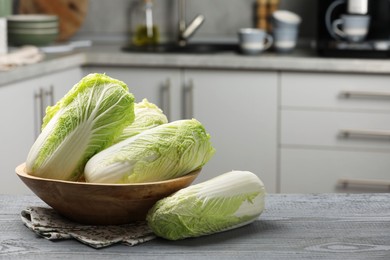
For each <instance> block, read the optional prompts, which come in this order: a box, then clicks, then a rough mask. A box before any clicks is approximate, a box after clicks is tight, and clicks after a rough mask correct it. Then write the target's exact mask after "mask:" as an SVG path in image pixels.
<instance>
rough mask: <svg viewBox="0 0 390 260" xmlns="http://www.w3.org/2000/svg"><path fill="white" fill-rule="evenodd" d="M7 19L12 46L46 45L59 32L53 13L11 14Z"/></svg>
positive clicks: (56, 19) (56, 18)
mask: <svg viewBox="0 0 390 260" xmlns="http://www.w3.org/2000/svg"><path fill="white" fill-rule="evenodd" d="M7 21H8V25H7V30H8V39H9V44H10V45H14V46H22V45H36V46H44V45H48V44H50V43H53V42H54V41H55V39H56V38H57V36H58V33H59V30H58V17H57V16H55V15H12V16H8V17H7Z"/></svg>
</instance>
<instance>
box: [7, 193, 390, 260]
mask: <svg viewBox="0 0 390 260" xmlns="http://www.w3.org/2000/svg"><path fill="white" fill-rule="evenodd" d="M43 205H45V204H44V203H43V202H42V201H40V200H39V199H38V197H36V196H34V195H25V196H11V195H0V230H1V232H0V259H52V258H56V259H65V258H66V259H83V258H88V259H119V258H124V259H131V258H132V257H134V258H137V259H159V260H163V259H184V258H185V259H188V260H190V259H206V258H209V259H224V260H229V259H241V260H242V259H289V260H293V259H312V258H314V259H332V260H333V259H354V260H355V259H390V193H385V194H269V195H267V197H266V210H265V211H264V213H263V214H262V215H261V216H260V217H259V219H258V220H257V221H255V222H254V223H252V224H250V225H247V226H244V227H242V228H238V229H235V230H231V231H227V232H222V233H218V234H214V235H210V236H205V237H200V238H194V239H186V240H181V241H167V240H164V239H160V238H157V239H155V240H152V241H149V242H146V243H144V244H141V245H137V246H134V247H128V246H125V245H121V244H117V245H114V246H111V247H108V248H104V249H99V250H96V249H93V248H91V247H88V246H86V245H83V244H81V243H79V242H76V241H75V240H62V241H57V242H51V241H48V240H46V239H43V238H39V237H37V236H36V235H35V234H34V233H33V232H32V231H30V230H29V229H27V228H26V227H25V226H24V225H23V223H22V221H21V219H20V212H21V210H23V209H24V208H26V207H27V206H43Z"/></svg>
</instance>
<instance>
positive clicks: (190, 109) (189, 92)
mask: <svg viewBox="0 0 390 260" xmlns="http://www.w3.org/2000/svg"><path fill="white" fill-rule="evenodd" d="M183 102H184V104H183V107H184V115H183V117H184V118H185V119H191V118H193V117H194V82H193V80H192V79H190V80H189V82H188V84H187V86H184V98H183Z"/></svg>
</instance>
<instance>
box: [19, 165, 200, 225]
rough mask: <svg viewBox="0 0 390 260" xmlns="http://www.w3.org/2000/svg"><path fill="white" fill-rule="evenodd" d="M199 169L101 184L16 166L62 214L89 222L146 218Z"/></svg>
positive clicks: (184, 185)
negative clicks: (148, 179)
mask: <svg viewBox="0 0 390 260" xmlns="http://www.w3.org/2000/svg"><path fill="white" fill-rule="evenodd" d="M199 172H200V169H199V170H196V171H193V172H191V173H189V174H187V175H185V176H182V177H179V178H175V179H172V180H166V181H159V182H150V183H137V184H100V183H86V182H72V181H61V180H53V179H44V178H39V177H35V176H32V175H28V174H27V173H26V171H25V163H23V164H21V165H19V166H18V167H16V174H17V175H18V176H19V178H20V179H21V180H22V181H23V182H24V183H25V184H26V185H27V186H28V187H29V188H30V189H31V190H32V191H33V192H34V193H35V194H36V195H37V196H38V197H39V198H40V199H42V200H43V201H44V202H46V203H47V204H48V205H49V206H51V207H52V208H53V209H55V210H56V211H57V212H58V213H60V214H61V215H63V216H65V217H67V218H69V219H71V220H73V221H75V222H78V223H82V224H88V225H119V224H127V223H131V222H134V221H138V220H145V217H146V214H147V212H148V210H149V209H150V208H151V207H152V206H153V205H154V204H155V203H156V201H158V200H160V199H162V198H164V197H167V196H169V195H170V194H172V193H174V192H176V191H178V190H180V189H182V188H185V187H187V186H189V185H190V184H191V183H192V182H193V181H194V180H195V178H196V177H197V176H198V174H199Z"/></svg>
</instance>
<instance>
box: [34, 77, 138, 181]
mask: <svg viewBox="0 0 390 260" xmlns="http://www.w3.org/2000/svg"><path fill="white" fill-rule="evenodd" d="M133 121H134V96H133V95H132V94H131V93H130V92H129V90H128V88H127V85H126V84H125V83H124V82H122V81H119V80H116V79H113V78H110V77H109V76H107V75H104V74H89V75H87V76H85V77H84V78H82V79H81V80H80V81H79V82H78V83H77V84H76V85H74V86H73V88H72V89H71V90H70V91H69V92H68V93H67V94H66V95H65V96H64V97H63V98H62V99H61V100H59V101H58V102H57V103H56V104H55V105H54V106H51V107H48V108H47V109H46V116H45V117H44V119H43V124H42V132H41V133H40V135H39V136H38V138H37V139H36V141H35V143H34V144H33V146H32V147H31V149H30V152H29V154H28V156H27V160H26V170H27V173H29V174H31V175H35V176H39V177H43V178H50V179H60V180H71V181H75V180H78V179H79V178H80V177H82V174H83V170H84V167H85V164H86V162H87V161H88V160H89V159H90V158H91V157H92V156H93V155H94V154H96V153H98V152H99V151H101V150H103V149H105V148H107V147H108V146H110V145H111V144H112V143H113V141H114V138H116V137H117V136H119V135H120V134H121V133H122V131H123V129H124V128H125V127H126V126H127V125H129V124H131V123H132V122H133Z"/></svg>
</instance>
